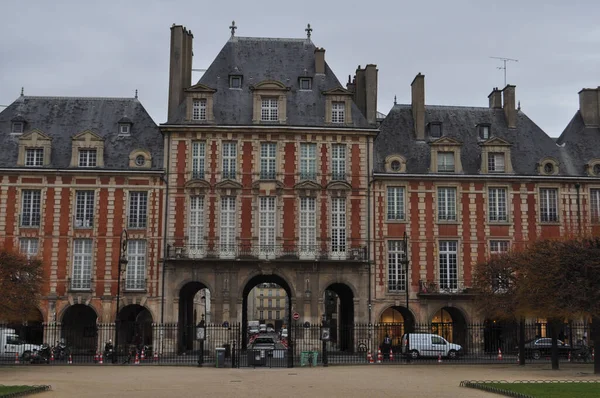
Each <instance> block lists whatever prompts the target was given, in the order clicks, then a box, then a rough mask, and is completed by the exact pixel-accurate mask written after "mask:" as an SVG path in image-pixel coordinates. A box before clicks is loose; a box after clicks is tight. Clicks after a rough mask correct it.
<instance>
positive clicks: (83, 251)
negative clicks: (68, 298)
mask: <svg viewBox="0 0 600 398" xmlns="http://www.w3.org/2000/svg"><path fill="white" fill-rule="evenodd" d="M92 255H93V241H92V239H73V268H72V273H71V286H70V288H71V290H90V289H91V288H92V260H93V258H92Z"/></svg>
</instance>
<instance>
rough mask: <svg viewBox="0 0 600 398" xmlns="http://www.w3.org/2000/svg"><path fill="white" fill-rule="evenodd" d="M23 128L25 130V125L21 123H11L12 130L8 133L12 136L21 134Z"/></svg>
mask: <svg viewBox="0 0 600 398" xmlns="http://www.w3.org/2000/svg"><path fill="white" fill-rule="evenodd" d="M24 128H25V123H23V122H13V123H12V128H11V130H10V132H11V133H12V134H23V130H24Z"/></svg>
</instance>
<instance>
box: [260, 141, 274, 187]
mask: <svg viewBox="0 0 600 398" xmlns="http://www.w3.org/2000/svg"><path fill="white" fill-rule="evenodd" d="M276 169H277V144H276V143H275V142H261V143H260V178H261V180H274V179H275V176H276V173H277V170H276Z"/></svg>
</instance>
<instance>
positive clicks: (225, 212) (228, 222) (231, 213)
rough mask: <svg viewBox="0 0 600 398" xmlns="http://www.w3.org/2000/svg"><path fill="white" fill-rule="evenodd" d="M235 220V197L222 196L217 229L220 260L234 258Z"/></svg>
mask: <svg viewBox="0 0 600 398" xmlns="http://www.w3.org/2000/svg"><path fill="white" fill-rule="evenodd" d="M236 219H237V212H236V200H235V196H222V197H221V219H220V229H219V235H220V241H219V243H220V253H221V258H235V254H236V224H237V222H236Z"/></svg>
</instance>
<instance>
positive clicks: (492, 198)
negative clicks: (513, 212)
mask: <svg viewBox="0 0 600 398" xmlns="http://www.w3.org/2000/svg"><path fill="white" fill-rule="evenodd" d="M488 220H489V221H490V222H491V223H505V222H508V189H506V188H504V187H490V188H488Z"/></svg>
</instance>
